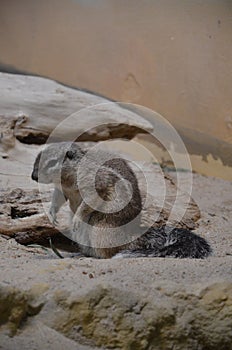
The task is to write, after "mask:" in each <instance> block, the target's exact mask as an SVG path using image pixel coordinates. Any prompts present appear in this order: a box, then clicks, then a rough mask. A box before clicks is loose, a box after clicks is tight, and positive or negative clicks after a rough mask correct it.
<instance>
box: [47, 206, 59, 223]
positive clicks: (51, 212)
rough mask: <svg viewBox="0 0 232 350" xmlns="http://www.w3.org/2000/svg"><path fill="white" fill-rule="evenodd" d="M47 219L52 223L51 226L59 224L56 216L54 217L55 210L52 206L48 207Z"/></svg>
mask: <svg viewBox="0 0 232 350" xmlns="http://www.w3.org/2000/svg"><path fill="white" fill-rule="evenodd" d="M48 217H49V220H50V221H51V223H52V224H53V226H57V225H58V224H59V222H58V220H57V218H56V212H55V210H54V209H53V208H50V210H49V216H48Z"/></svg>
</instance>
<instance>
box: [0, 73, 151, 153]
mask: <svg viewBox="0 0 232 350" xmlns="http://www.w3.org/2000/svg"><path fill="white" fill-rule="evenodd" d="M0 89H1V96H0V106H1V108H0V125H1V128H2V136H1V143H2V144H3V145H4V146H5V147H4V148H7V149H9V148H10V147H11V146H12V145H13V144H14V138H16V139H17V140H20V141H22V142H23V143H27V144H28V143H29V144H43V143H45V142H46V140H47V138H48V136H49V135H50V133H51V132H52V131H53V130H54V129H55V128H57V133H56V135H55V136H54V137H55V139H60V140H73V139H74V140H75V139H76V138H77V137H79V141H99V140H107V139H111V138H119V137H124V138H127V139H131V138H133V137H134V136H135V135H136V134H137V133H144V132H145V133H147V132H149V131H152V130H153V127H152V125H151V124H150V123H149V122H148V121H146V120H145V119H144V118H142V117H140V116H139V115H137V114H136V113H133V112H132V111H129V110H128V109H125V108H123V107H122V106H120V105H118V104H117V103H114V102H111V101H110V100H107V99H106V98H103V97H100V96H97V95H94V94H91V93H87V92H84V91H80V90H75V89H71V88H68V87H65V86H63V85H61V84H58V83H57V82H55V81H53V80H49V79H45V78H40V77H33V76H24V75H13V74H5V73H0ZM71 115H75V117H73V118H71V119H70V118H68V117H70V116H71ZM58 125H59V127H58ZM9 130H10V131H9ZM10 138H12V141H11V145H10V144H9V143H10V141H9V139H10ZM4 151H5V149H4Z"/></svg>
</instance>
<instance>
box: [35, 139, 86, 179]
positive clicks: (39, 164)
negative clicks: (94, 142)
mask: <svg viewBox="0 0 232 350" xmlns="http://www.w3.org/2000/svg"><path fill="white" fill-rule="evenodd" d="M84 154H85V153H84V151H83V150H82V149H81V148H80V146H78V145H77V144H76V143H73V142H59V143H52V144H50V145H48V146H47V147H46V148H45V149H44V150H43V151H41V152H40V153H39V154H38V156H37V157H36V160H35V163H34V168H33V172H32V174H31V178H32V180H34V181H37V182H40V183H44V184H49V183H57V184H59V183H61V176H62V177H63V176H65V175H66V174H67V176H68V175H69V173H70V170H71V169H73V168H75V166H76V165H77V164H78V161H80V160H81V158H82V157H83V155H84Z"/></svg>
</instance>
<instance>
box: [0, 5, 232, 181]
mask: <svg viewBox="0 0 232 350" xmlns="http://www.w3.org/2000/svg"><path fill="white" fill-rule="evenodd" d="M0 48H1V50H0V64H1V65H2V67H5V68H6V65H8V66H11V67H10V69H11V68H13V67H14V68H17V69H18V70H23V71H26V72H31V73H36V74H39V75H43V76H47V77H51V78H53V79H56V80H59V81H61V82H63V83H66V84H69V85H73V86H76V87H81V88H86V89H89V90H92V91H94V92H97V93H100V94H103V95H105V96H108V97H111V98H113V99H115V100H119V101H130V102H135V103H137V104H141V105H144V106H147V107H149V108H151V109H153V110H155V111H157V112H159V113H160V114H162V115H163V116H164V117H165V118H167V119H168V120H169V121H170V122H171V123H172V124H173V125H174V126H175V127H176V128H177V129H178V131H179V132H180V133H181V136H183V138H184V141H185V142H186V144H187V146H188V150H189V152H190V153H191V154H193V157H192V160H193V166H194V169H195V170H198V171H200V172H203V173H205V174H209V175H216V176H222V177H224V178H229V179H232V171H231V169H232V168H231V166H232V1H231V0H227V1H226V0H185V1H183V0H143V1H141V0H66V1H64V0H40V1H38V0H20V1H17V0H1V2H0ZM202 159H203V162H202Z"/></svg>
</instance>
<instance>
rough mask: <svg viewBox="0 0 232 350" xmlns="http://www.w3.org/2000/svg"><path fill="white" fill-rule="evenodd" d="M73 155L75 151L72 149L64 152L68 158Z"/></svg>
mask: <svg viewBox="0 0 232 350" xmlns="http://www.w3.org/2000/svg"><path fill="white" fill-rule="evenodd" d="M74 156H75V151H73V150H69V151H67V152H66V157H67V158H69V159H73V158H74Z"/></svg>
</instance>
